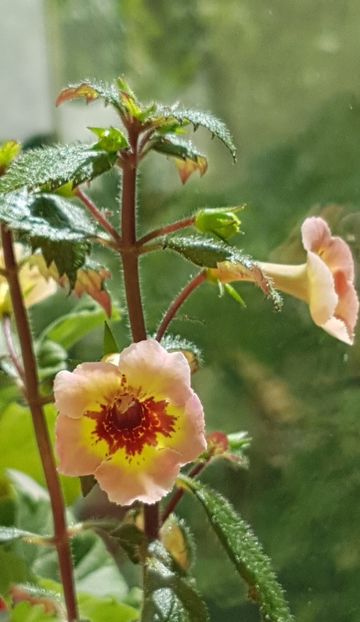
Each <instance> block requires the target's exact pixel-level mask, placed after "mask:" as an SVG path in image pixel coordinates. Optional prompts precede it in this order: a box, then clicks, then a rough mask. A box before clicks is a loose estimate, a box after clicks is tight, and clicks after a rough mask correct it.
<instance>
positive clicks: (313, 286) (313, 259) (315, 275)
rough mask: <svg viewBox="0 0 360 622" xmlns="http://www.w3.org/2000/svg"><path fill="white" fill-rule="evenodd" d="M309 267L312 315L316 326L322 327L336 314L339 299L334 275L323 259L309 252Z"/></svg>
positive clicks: (309, 294)
mask: <svg viewBox="0 0 360 622" xmlns="http://www.w3.org/2000/svg"><path fill="white" fill-rule="evenodd" d="M307 265H308V279H309V286H308V287H309V292H308V296H309V307H310V313H311V317H312V319H313V320H314V322H315V324H317V325H318V326H322V325H323V324H325V322H327V321H328V320H329V319H330V318H331V317H332V315H333V314H334V311H335V309H336V305H337V304H338V300H339V299H338V296H337V294H336V291H335V284H334V279H333V275H332V274H331V271H330V269H329V268H328V267H327V266H326V264H325V263H324V262H323V261H322V259H320V257H318V255H316V254H315V253H312V252H310V251H309V252H308V263H307Z"/></svg>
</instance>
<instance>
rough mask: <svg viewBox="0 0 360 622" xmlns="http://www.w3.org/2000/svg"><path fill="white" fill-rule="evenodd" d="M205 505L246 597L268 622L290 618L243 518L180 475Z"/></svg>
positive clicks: (216, 496)
mask: <svg viewBox="0 0 360 622" xmlns="http://www.w3.org/2000/svg"><path fill="white" fill-rule="evenodd" d="M179 482H180V485H181V486H183V487H184V488H185V489H186V490H189V491H190V492H192V493H193V494H194V496H195V497H196V498H197V499H198V501H200V503H201V505H202V506H203V508H204V509H205V512H206V514H207V517H208V519H209V521H210V524H211V526H212V528H213V529H214V531H215V533H216V534H217V536H218V538H219V540H220V542H221V544H222V545H223V547H224V549H225V551H226V553H227V554H228V556H229V558H230V559H231V561H232V562H233V564H234V565H235V568H236V570H237V571H238V573H239V574H240V576H241V577H242V578H243V579H244V580H245V581H246V583H247V584H248V587H249V597H250V598H251V599H252V600H254V601H255V602H257V603H258V604H259V606H260V610H261V612H262V614H263V616H264V620H267V621H268V622H292V621H293V617H292V615H291V613H290V611H289V607H288V605H287V602H286V600H285V597H284V592H283V589H282V587H281V586H280V584H279V583H278V581H277V579H276V576H275V573H274V571H273V569H272V566H271V562H270V560H269V558H268V557H267V556H266V555H265V553H264V552H263V549H262V546H261V544H260V543H259V542H258V540H257V538H256V537H255V535H254V534H253V532H252V530H251V529H250V527H249V526H248V525H247V524H246V522H245V521H244V520H243V519H242V518H241V517H240V516H238V515H237V514H236V512H235V510H234V508H233V507H232V506H231V505H230V503H229V502H228V501H227V500H226V499H225V498H224V497H222V496H221V495H220V494H219V493H218V492H215V491H213V490H211V489H210V488H208V487H207V486H205V485H204V484H202V483H201V482H199V481H195V480H192V479H190V478H188V477H185V476H181V477H180V478H179Z"/></svg>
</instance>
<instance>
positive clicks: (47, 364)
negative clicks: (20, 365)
mask: <svg viewBox="0 0 360 622" xmlns="http://www.w3.org/2000/svg"><path fill="white" fill-rule="evenodd" d="M36 358H37V362H38V366H39V378H40V381H43V380H45V379H46V378H50V377H53V376H55V374H57V373H58V372H59V371H61V370H63V369H66V367H67V365H66V361H67V352H66V350H65V349H64V348H63V347H62V346H61V345H60V344H58V343H56V342H55V341H51V340H50V339H44V340H42V341H40V342H38V343H37V347H36Z"/></svg>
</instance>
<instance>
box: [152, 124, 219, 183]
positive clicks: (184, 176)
mask: <svg viewBox="0 0 360 622" xmlns="http://www.w3.org/2000/svg"><path fill="white" fill-rule="evenodd" d="M151 144H152V149H154V150H155V151H158V152H159V153H164V154H165V155H167V156H170V157H173V158H175V163H176V166H177V168H178V171H179V175H180V179H181V181H182V182H183V184H185V183H186V181H187V180H188V178H189V177H190V175H192V173H194V172H195V171H199V173H200V175H201V176H202V175H204V174H205V173H206V170H207V166H208V164H207V159H206V156H205V155H204V154H202V153H200V151H198V150H197V149H196V148H195V147H194V146H193V145H192V144H191V142H190V141H186V140H181V139H180V138H175V137H169V136H167V137H166V138H165V137H163V136H156V137H155V138H154V139H153V140H152V141H151Z"/></svg>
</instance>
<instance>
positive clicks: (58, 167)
mask: <svg viewBox="0 0 360 622" xmlns="http://www.w3.org/2000/svg"><path fill="white" fill-rule="evenodd" d="M115 162H116V154H114V153H113V154H111V153H109V152H108V151H103V150H101V149H98V148H96V145H80V144H75V145H53V146H51V147H42V148H38V149H29V150H28V151H25V152H24V153H23V154H21V155H20V156H19V157H18V158H17V159H16V160H15V161H14V162H13V163H12V165H11V166H10V167H9V169H8V170H7V172H6V174H5V175H4V176H3V177H2V178H1V179H0V193H8V192H14V191H16V190H20V189H22V188H26V189H27V190H32V191H39V190H43V191H47V192H50V191H53V190H56V189H57V188H60V187H61V186H63V185H64V184H66V183H68V182H71V183H72V186H73V187H74V186H78V185H79V184H81V183H83V182H85V181H91V180H92V179H94V177H97V176H98V175H101V174H102V173H104V172H105V171H108V170H109V169H110V168H112V167H113V166H114V164H115Z"/></svg>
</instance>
